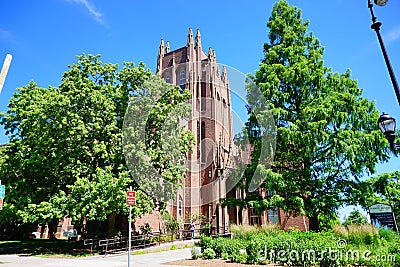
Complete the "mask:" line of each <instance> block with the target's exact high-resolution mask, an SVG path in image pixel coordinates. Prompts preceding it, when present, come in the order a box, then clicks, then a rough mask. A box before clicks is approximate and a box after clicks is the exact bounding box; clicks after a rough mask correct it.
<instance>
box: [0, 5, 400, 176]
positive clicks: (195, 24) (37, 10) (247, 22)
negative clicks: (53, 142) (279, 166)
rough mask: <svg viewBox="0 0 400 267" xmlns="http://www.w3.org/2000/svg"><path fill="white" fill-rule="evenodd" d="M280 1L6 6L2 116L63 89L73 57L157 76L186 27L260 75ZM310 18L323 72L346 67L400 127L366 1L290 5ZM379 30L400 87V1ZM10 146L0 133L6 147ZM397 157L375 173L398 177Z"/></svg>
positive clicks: (380, 10)
mask: <svg viewBox="0 0 400 267" xmlns="http://www.w3.org/2000/svg"><path fill="white" fill-rule="evenodd" d="M273 3H274V1H268V0H264V1H261V0H252V1H247V2H245V1H238V0H231V1H225V0H221V1H211V0H205V1H184V0H169V1H136V0H114V1H110V0H40V1H39V0H36V1H35V0H19V1H6V0H0V10H1V11H2V14H1V16H0V62H1V64H2V62H3V60H4V58H5V55H6V53H10V54H12V55H13V61H12V63H11V67H10V69H9V72H8V76H7V79H6V82H5V84H4V87H3V91H2V92H1V94H0V110H3V111H4V110H6V107H7V104H8V101H9V99H10V97H11V96H12V94H13V93H14V92H15V89H16V88H17V87H21V86H24V85H26V84H27V83H28V82H29V81H31V80H34V81H36V82H37V83H38V84H39V86H41V87H47V86H49V85H54V86H57V85H58V84H59V83H60V81H61V76H62V74H63V72H64V71H65V70H66V69H67V65H68V64H71V63H74V62H76V58H75V55H79V54H81V53H82V52H85V53H87V54H89V53H91V54H102V60H103V62H112V63H119V64H122V63H123V62H124V61H134V62H136V63H138V62H139V61H143V62H144V63H145V64H146V65H147V66H148V67H149V68H151V69H152V70H153V71H154V70H155V65H156V60H157V51H158V45H159V42H160V39H161V38H164V40H168V41H170V43H171V49H172V50H173V49H175V48H179V47H181V46H184V45H185V44H186V36H187V31H188V28H189V27H192V28H193V29H194V30H195V29H197V28H199V29H200V30H201V35H202V43H203V49H204V50H206V51H207V49H208V47H212V48H213V49H214V50H215V51H216V55H217V61H218V62H220V63H223V64H226V65H229V66H231V67H234V68H236V69H238V70H239V71H241V72H243V73H254V71H255V70H256V69H257V67H258V64H259V62H260V60H261V59H262V57H263V43H265V42H266V41H267V27H266V22H267V20H268V18H269V16H270V14H271V8H272V6H273ZM289 3H290V4H292V5H295V6H297V7H299V8H300V9H302V11H303V19H309V20H310V26H309V30H310V31H312V32H313V33H314V34H315V36H316V37H317V38H319V39H320V41H321V43H322V45H323V46H325V48H326V49H325V55H324V60H325V64H326V66H329V67H331V68H332V69H333V70H334V71H337V72H340V73H343V72H345V70H346V69H347V68H349V69H351V70H352V76H353V78H354V79H356V80H357V81H358V84H359V86H360V87H361V88H363V89H364V96H365V97H367V98H369V99H370V100H373V101H376V105H377V108H378V110H379V111H380V112H382V111H385V112H387V113H389V114H391V115H392V116H394V117H397V118H398V119H399V121H400V107H399V104H398V102H397V100H396V98H395V94H394V90H393V86H392V84H391V81H390V79H389V75H388V72H387V69H386V65H385V63H384V60H383V56H382V52H381V50H380V47H379V45H378V42H377V37H376V34H375V32H374V31H373V30H371V29H370V24H371V17H370V13H369V10H368V9H367V0H357V1H344V0H331V1H321V0H303V1H301V0H289ZM374 10H375V12H376V16H377V17H378V19H379V20H380V21H382V22H383V26H382V30H381V32H382V35H383V38H384V40H385V44H386V48H387V50H388V53H389V57H390V59H391V62H392V65H393V68H394V70H395V72H396V74H397V76H398V79H400V76H399V75H400V73H399V71H400V53H399V48H400V19H399V11H400V1H394V0H389V2H388V4H387V5H386V6H384V7H378V6H375V7H374ZM6 141H7V138H6V137H5V136H4V131H2V130H0V142H1V143H5V142H6ZM399 161H400V159H398V158H394V159H392V160H391V161H390V162H389V163H386V164H381V165H379V166H378V172H384V171H393V170H396V169H397V168H398V164H399Z"/></svg>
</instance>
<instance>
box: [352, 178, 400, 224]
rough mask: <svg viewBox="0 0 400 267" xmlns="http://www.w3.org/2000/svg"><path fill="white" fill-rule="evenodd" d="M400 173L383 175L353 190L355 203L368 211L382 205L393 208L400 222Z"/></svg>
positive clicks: (362, 183)
mask: <svg viewBox="0 0 400 267" xmlns="http://www.w3.org/2000/svg"><path fill="white" fill-rule="evenodd" d="M399 176H400V172H399V171H395V172H392V173H383V174H380V175H378V176H376V177H370V178H368V179H366V180H365V181H363V182H361V183H360V184H359V185H358V186H357V188H355V189H354V190H353V197H354V201H355V202H357V203H358V204H360V205H361V206H363V207H364V208H365V209H368V208H369V207H370V206H372V205H374V204H377V203H382V204H386V205H389V206H391V207H392V210H393V213H394V214H395V217H396V220H397V221H399V220H400V180H399Z"/></svg>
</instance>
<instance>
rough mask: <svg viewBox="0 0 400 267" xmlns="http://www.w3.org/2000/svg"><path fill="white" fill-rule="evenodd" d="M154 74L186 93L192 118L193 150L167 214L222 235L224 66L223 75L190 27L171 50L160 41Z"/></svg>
mask: <svg viewBox="0 0 400 267" xmlns="http://www.w3.org/2000/svg"><path fill="white" fill-rule="evenodd" d="M156 74H158V75H161V76H162V77H163V78H164V79H165V81H166V82H168V83H171V84H175V85H177V86H180V87H181V88H182V89H184V88H187V89H189V90H190V91H191V94H192V99H191V104H192V116H191V120H190V121H189V123H188V128H189V129H190V130H191V131H192V133H193V134H194V136H195V138H196V146H195V147H194V148H193V150H192V153H190V154H188V155H187V162H188V163H187V167H188V170H189V171H188V173H187V178H186V179H185V181H184V187H183V189H182V190H180V191H179V192H178V193H177V196H176V201H175V202H174V203H171V204H170V205H169V206H168V209H169V211H170V213H171V214H173V215H174V216H176V217H177V218H181V219H183V220H184V221H188V218H186V217H187V216H189V215H190V214H202V215H205V216H206V218H207V221H209V222H211V223H212V226H213V227H214V231H215V232H217V233H221V232H225V231H226V228H227V226H228V223H229V216H228V212H227V210H226V208H224V207H222V206H221V203H220V198H224V197H225V196H226V194H227V192H226V191H227V190H226V185H225V183H224V181H223V176H224V172H225V171H226V169H227V168H228V167H229V165H230V158H231V152H232V145H233V125H232V110H231V96H230V90H229V80H228V77H227V71H226V68H225V67H223V68H222V71H221V70H220V68H219V65H218V64H217V60H216V53H215V51H214V50H213V49H211V48H209V49H208V54H206V53H205V52H204V51H203V49H202V43H201V35H200V31H199V30H197V31H196V36H195V37H194V36H193V31H192V29H191V28H190V29H189V31H188V35H187V42H186V46H184V47H181V48H178V49H176V50H173V51H171V50H170V44H169V42H167V43H166V45H165V46H164V40H161V42H160V46H159V50H158V57H157V71H156Z"/></svg>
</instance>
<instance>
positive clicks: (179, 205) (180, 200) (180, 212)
mask: <svg viewBox="0 0 400 267" xmlns="http://www.w3.org/2000/svg"><path fill="white" fill-rule="evenodd" d="M182 206H183V199H182V196H181V195H179V201H178V215H179V216H180V217H182Z"/></svg>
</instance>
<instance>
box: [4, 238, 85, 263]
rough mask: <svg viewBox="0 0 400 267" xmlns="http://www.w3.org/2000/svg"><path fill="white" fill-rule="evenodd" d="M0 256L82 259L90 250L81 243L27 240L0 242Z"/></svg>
mask: <svg viewBox="0 0 400 267" xmlns="http://www.w3.org/2000/svg"><path fill="white" fill-rule="evenodd" d="M0 254H23V255H27V256H42V257H47V256H49V257H84V256H88V255H90V248H89V247H86V246H83V242H70V243H68V241H67V240H49V239H28V240H23V241H0ZM0 264H1V263H0Z"/></svg>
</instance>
